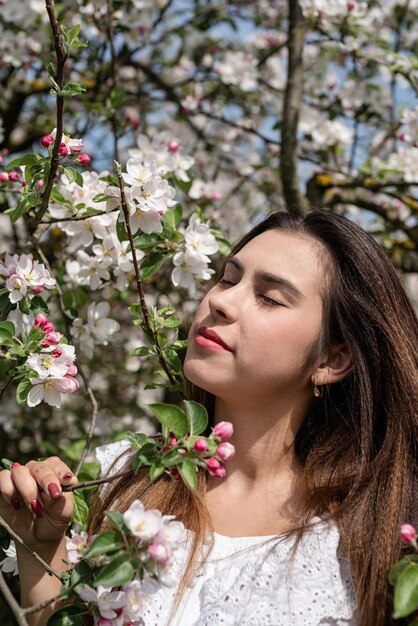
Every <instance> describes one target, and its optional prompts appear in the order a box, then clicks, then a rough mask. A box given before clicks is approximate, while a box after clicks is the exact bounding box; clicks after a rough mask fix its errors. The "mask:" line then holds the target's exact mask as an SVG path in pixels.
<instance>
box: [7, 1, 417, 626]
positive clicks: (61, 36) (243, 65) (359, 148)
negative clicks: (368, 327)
mask: <svg viewBox="0 0 418 626" xmlns="http://www.w3.org/2000/svg"><path fill="white" fill-rule="evenodd" d="M417 18H418V3H417V2H415V1H413V2H411V1H409V2H407V1H406V0H388V1H387V2H385V3H380V2H377V1H374V0H369V1H368V2H356V1H354V0H350V1H348V0H332V1H327V2H325V1H324V0H299V2H296V1H295V2H294V1H290V0H289V2H285V1H284V0H275V1H272V0H260V1H259V2H256V3H254V2H223V1H222V0H211V2H192V1H191V0H190V1H189V0H185V1H184V2H180V1H176V0H174V1H171V0H159V1H158V2H151V1H148V0H129V1H128V0H108V1H107V2H105V3H104V2H98V1H96V0H77V1H76V2H69V1H67V0H63V1H62V2H61V3H59V4H57V5H56V6H55V5H54V2H53V1H52V0H45V1H44V0H27V1H26V2H24V3H23V2H20V3H18V2H14V1H13V0H4V1H3V2H1V3H0V32H1V37H0V49H1V55H0V56H1V61H0V80H1V84H2V90H3V94H2V96H3V97H2V98H1V100H0V114H1V122H0V151H1V156H0V207H1V212H0V398H1V405H2V411H1V415H0V429H1V436H0V446H1V448H2V456H4V457H5V458H6V459H15V458H19V459H25V458H33V457H35V456H39V455H43V456H47V455H50V454H59V455H60V456H63V457H64V458H65V459H66V460H67V461H68V462H70V463H71V462H72V463H73V464H74V466H75V467H76V466H77V467H78V469H79V468H80V467H81V465H83V474H82V476H83V478H85V479H95V478H97V474H98V467H97V465H96V464H95V463H94V461H93V460H92V458H91V457H89V456H87V455H88V454H89V450H90V448H91V444H92V442H93V441H94V442H98V441H100V440H102V439H106V440H107V441H108V440H109V439H112V438H113V439H116V438H123V437H124V436H125V434H126V431H141V432H142V433H145V434H146V435H150V434H152V433H153V432H154V431H155V429H156V427H155V423H156V422H155V419H154V418H157V420H158V421H159V422H160V424H161V425H162V427H163V429H164V428H166V431H167V432H165V435H166V438H165V439H167V440H168V441H169V443H170V441H171V444H172V448H173V449H174V450H177V451H178V450H179V449H181V450H185V451H186V452H187V454H188V455H189V456H190V458H189V456H188V457H187V459H186V460H185V459H179V455H178V454H177V452H175V453H173V455H172V457H173V459H175V463H172V464H171V465H170V464H169V462H168V460H167V459H168V457H166V459H165V461H164V463H163V462H162V458H163V456H164V455H165V454H167V451H165V452H164V451H163V449H164V446H165V444H166V443H167V442H166V440H165V439H164V441H163V442H158V440H157V439H155V440H153V441H154V444H153V445H154V448H153V449H152V450H151V452H150V454H151V456H152V455H154V457H152V460H151V462H150V466H151V469H152V472H153V476H154V478H156V477H157V476H158V475H159V474H160V473H161V472H164V471H169V472H171V474H172V475H173V476H174V477H175V478H177V479H183V480H186V481H189V482H191V483H193V480H194V479H193V475H194V473H193V472H194V471H195V470H194V468H195V466H197V465H199V464H201V465H203V466H205V467H206V468H207V469H208V470H209V471H210V472H211V473H213V475H218V476H222V475H223V474H224V472H225V469H224V467H223V463H224V462H225V461H227V460H228V459H229V458H231V456H232V454H233V450H232V446H231V445H230V444H229V443H228V442H222V437H221V438H220V439H219V438H218V439H216V433H215V434H213V433H212V435H211V436H210V437H204V436H203V435H202V433H203V430H204V429H202V428H201V426H202V423H203V422H202V420H203V421H204V418H203V417H202V416H201V415H200V417H196V416H197V414H198V412H199V409H197V408H196V407H195V406H192V405H191V404H186V405H185V408H184V411H183V409H179V408H178V406H177V405H178V404H179V402H180V399H181V394H182V391H183V381H182V375H181V351H182V349H183V348H184V345H185V341H184V339H185V336H186V329H187V323H188V320H189V318H190V315H191V313H192V311H193V309H194V307H195V301H196V299H197V297H198V290H199V289H200V288H201V286H202V285H204V284H205V283H206V282H207V281H208V280H209V279H210V278H211V277H212V275H213V274H214V265H213V262H212V261H213V260H218V259H219V258H220V257H221V256H222V255H223V254H225V253H226V252H227V251H228V248H229V240H230V239H232V238H235V237H237V236H238V235H239V234H240V233H241V232H243V231H244V230H245V229H246V227H247V225H248V223H249V222H250V221H251V219H253V218H257V217H258V216H261V215H264V214H265V213H266V212H267V211H268V210H270V209H271V208H274V209H278V208H286V209H287V210H289V211H294V212H303V211H306V210H308V209H309V207H312V206H315V207H322V208H325V209H328V210H330V211H336V212H338V213H342V214H345V215H348V216H349V217H351V218H352V219H355V220H358V221H360V222H361V223H362V225H363V226H365V227H366V228H367V229H369V230H370V232H372V233H373V234H374V235H375V236H376V238H378V240H379V241H380V242H381V243H382V245H384V246H385V248H386V249H387V252H388V255H389V256H390V258H391V259H392V260H393V262H394V263H395V265H396V266H397V267H398V268H399V269H400V270H401V271H403V272H405V275H408V278H406V280H408V281H409V283H410V284H411V285H412V284H413V277H414V273H416V272H418V254H417V246H418V195H417V189H418V187H417V183H418V167H417V162H418V159H417V156H418V147H417V141H418V138H417V129H418V106H417V104H416V96H417V93H418V66H417V62H416V54H417V41H418V37H417V36H416V30H417V24H418V20H417ZM161 401H165V402H168V403H169V404H168V405H167V404H166V405H164V404H162V403H161ZM150 404H151V405H152V406H151V407H150V406H149V405H150ZM163 406H166V407H167V406H169V407H171V408H169V409H167V408H166V409H163V408H161V407H163ZM35 407H36V408H35ZM156 407H160V408H156ZM176 411H177V412H176ZM167 416H168V417H167ZM164 420H166V421H165V422H164ZM167 420H168V421H167ZM170 420H171V421H170ZM173 420H174V421H173ZM176 420H177V421H176ZM193 420H195V422H194V421H193ZM196 420H197V421H199V420H200V428H197V430H196V428H195V430H194V431H193V430H192V432H189V431H190V425H192V424H193V423H195V425H196ZM168 423H170V425H171V426H170V428H168V426H167V424H168ZM174 423H175V424H176V425H177V428H178V432H177V433H172V432H171V431H175V430H176V429H175V428H174V426H173V424H174ZM170 433H171V434H170ZM186 436H187V437H190V439H188V440H187V441H189V443H188V444H187V443H185V441H186V440H185V439H184V437H186ZM193 437H194V438H193ZM173 441H175V443H173ZM144 442H145V440H143V441H141V442H139V443H138V441H137V440H136V442H134V443H133V445H134V446H135V445H136V446H137V448H135V447H134V449H136V450H140V449H141V445H144ZM179 442H180V443H179ZM148 443H149V441H148ZM171 444H170V445H171ZM138 446H139V447H138ZM189 453H190V454H189ZM176 454H177V456H176ZM180 456H181V455H180ZM86 459H87V462H86ZM170 459H171V457H170ZM186 461H187V462H186ZM189 461H190V462H191V463H192V465H193V467H192V466H191V465H190V464H189V465H188V464H187V463H188V462H189ZM5 463H7V460H6V461H5ZM177 465H178V468H177ZM170 468H171V469H170ZM174 470H175V471H174ZM176 471H177V472H178V473H177V474H176ZM76 504H77V506H76V514H75V519H76V521H77V522H82V521H83V520H84V519H85V516H86V512H87V507H86V504H85V502H84V499H83V498H82V497H81V496H77V497H76ZM137 506H138V507H140V505H137ZM128 517H129V516H128ZM164 523H165V522H164ZM121 524H122V523H121V522H120V520H119V527H118V525H117V523H116V530H117V531H118V532H126V533H128V534H129V532H130V530H132V528H130V529H129V528H127V526H126V523H125V526H123V524H122V525H121ZM159 524H160V525H159V526H158V529H159V530H158V531H156V533H154V536H156V535H157V534H158V532H160V531H161V532H162V530H161V529H162V527H163V526H161V524H162V525H164V524H163V522H161V520H160V521H159ZM167 524H168V521H167ZM128 526H129V523H128ZM133 535H135V532H133ZM2 541H3V539H2ZM75 541H81V540H80V539H77V540H75ZM6 543H7V538H5V540H4V542H3V544H2V545H3V546H4V547H6ZM163 544H164V542H162V543H161V542H160V543H158V542H157V543H155V546H156V547H154V548H152V550H151V547H150V546H152V545H154V544H150V545H148V544H147V545H146V546H145V547H146V549H147V550H148V548H149V549H150V550H151V553H150V554H151V557H152V558H151V561H153V563H154V564H155V563H157V564H158V563H160V564H161V563H163V562H164V559H165V557H166V556H167V554H168V551H169V547H167V546H166V545H165V544H164V545H163ZM83 546H84V548H85V549H87V550H89V549H90V548H88V546H85V545H84V544H83ZM170 549H171V548H170ZM86 554H89V552H87V553H86ZM90 555H91V552H90ZM93 556H94V555H93ZM7 558H8V559H10V558H11V556H8V557H7ZM153 567H154V566H153ZM7 568H8V571H13V567H12V565H11V564H10V562H8V563H7ZM128 578H129V577H128ZM99 580H100V579H99ZM104 580H106V577H104ZM128 583H129V584H130V581H128V582H127V583H126V584H128ZM123 584H125V583H121V585H122V586H123ZM102 587H103V588H99V587H97V588H96V589H91V588H89V589H90V590H89V589H85V590H84V592H83V593H84V595H85V598H83V599H84V600H85V602H87V603H88V602H90V603H93V605H94V607H95V608H94V609H93V613H94V614H95V615H98V614H100V615H101V617H103V619H108V620H112V619H114V615H113V612H114V611H116V613H115V615H117V611H119V609H120V608H121V606H122V605H120V606H119V604H120V602H122V603H123V602H124V601H125V600H126V597H127V595H129V594H131V596H132V597H134V596H135V589H134V588H132V589H131V588H129V589H126V588H125V589H123V588H122V587H121V586H120V585H119V587H120V589H119V591H117V592H109V590H106V589H107V588H106V586H105V585H104V586H103V585H102ZM112 593H115V594H116V595H115V596H112V597H110V596H111V594H112ZM106 594H107V595H106ZM109 594H110V595H109ZM117 594H119V595H117ZM120 594H122V595H120ZM132 594H133V595H132ZM97 607H99V608H98V609H97ZM100 607H105V608H104V609H103V611H102V612H101V608H100ZM106 607H107V608H106ZM106 611H107V613H106ZM127 619H128V618H127ZM129 619H131V618H129ZM119 621H120V620H119ZM74 623H76V622H74ZM112 623H113V622H112ZM115 623H116V622H115Z"/></svg>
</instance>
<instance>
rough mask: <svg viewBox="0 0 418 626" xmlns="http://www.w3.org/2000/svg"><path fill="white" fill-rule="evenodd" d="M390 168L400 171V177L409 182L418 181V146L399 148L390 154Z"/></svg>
mask: <svg viewBox="0 0 418 626" xmlns="http://www.w3.org/2000/svg"><path fill="white" fill-rule="evenodd" d="M388 166H389V169H394V170H397V171H398V172H399V176H400V178H402V179H403V180H404V181H406V182H407V183H413V182H417V181H418V148H414V147H411V148H407V147H402V148H399V151H398V152H393V153H392V154H391V155H390V156H389V162H388Z"/></svg>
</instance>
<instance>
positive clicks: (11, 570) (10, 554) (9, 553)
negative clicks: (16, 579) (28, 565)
mask: <svg viewBox="0 0 418 626" xmlns="http://www.w3.org/2000/svg"><path fill="white" fill-rule="evenodd" d="M5 553H6V558H5V559H4V561H3V563H2V564H1V570H2V571H3V572H4V573H5V574H12V575H13V576H17V575H18V574H19V567H18V564H17V555H16V546H15V544H14V541H11V542H10V545H9V547H8V548H7V550H5Z"/></svg>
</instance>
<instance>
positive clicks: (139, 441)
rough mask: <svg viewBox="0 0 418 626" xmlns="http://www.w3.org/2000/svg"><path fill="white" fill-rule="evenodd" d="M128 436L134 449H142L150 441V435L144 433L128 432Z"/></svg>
mask: <svg viewBox="0 0 418 626" xmlns="http://www.w3.org/2000/svg"><path fill="white" fill-rule="evenodd" d="M126 437H127V439H128V440H129V443H130V444H131V448H132V450H140V449H141V448H142V447H143V446H144V445H145V444H146V443H147V442H148V435H145V434H144V433H127V435H126Z"/></svg>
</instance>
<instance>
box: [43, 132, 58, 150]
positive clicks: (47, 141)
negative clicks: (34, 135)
mask: <svg viewBox="0 0 418 626" xmlns="http://www.w3.org/2000/svg"><path fill="white" fill-rule="evenodd" d="M54 141H55V139H54V138H53V136H52V135H45V136H44V137H42V139H41V145H42V146H43V147H44V148H49V146H50V145H52V144H53V143H54Z"/></svg>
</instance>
